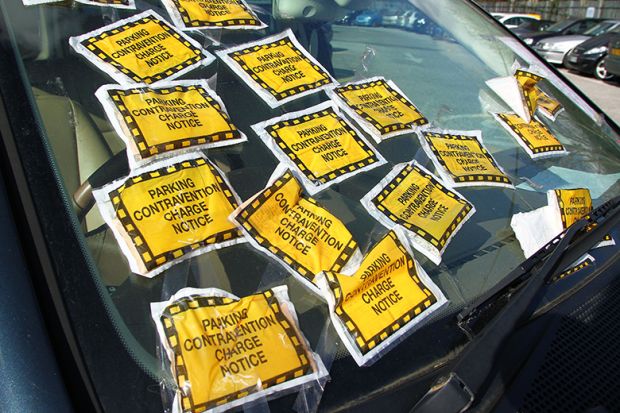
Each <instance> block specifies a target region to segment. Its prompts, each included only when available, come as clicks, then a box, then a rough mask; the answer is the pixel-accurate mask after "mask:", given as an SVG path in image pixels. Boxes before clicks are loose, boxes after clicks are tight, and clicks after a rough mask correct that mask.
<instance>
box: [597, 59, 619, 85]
mask: <svg viewBox="0 0 620 413" xmlns="http://www.w3.org/2000/svg"><path fill="white" fill-rule="evenodd" d="M594 77H596V78H597V79H599V80H609V79H611V78H612V77H614V75H612V74H610V73H609V72H608V71H607V68H606V67H605V59H601V60H599V62H598V63H597V64H596V67H595V68H594Z"/></svg>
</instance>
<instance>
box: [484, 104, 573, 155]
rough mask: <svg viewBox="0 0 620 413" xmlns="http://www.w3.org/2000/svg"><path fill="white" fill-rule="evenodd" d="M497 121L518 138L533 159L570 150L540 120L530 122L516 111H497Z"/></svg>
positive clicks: (562, 153)
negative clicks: (515, 112)
mask: <svg viewBox="0 0 620 413" xmlns="http://www.w3.org/2000/svg"><path fill="white" fill-rule="evenodd" d="M494 116H495V118H496V119H497V121H498V122H499V123H500V124H501V125H502V126H503V127H504V128H505V129H506V130H507V131H508V132H509V133H510V134H511V135H512V137H513V138H515V139H516V141H517V143H518V144H519V145H520V146H521V147H522V148H523V149H525V151H526V152H527V154H528V155H529V156H530V158H532V159H541V158H549V157H553V156H562V155H566V154H567V153H568V152H567V151H566V149H565V148H564V146H563V145H562V144H561V143H560V141H559V140H558V139H557V138H556V137H555V136H553V134H552V133H551V131H550V130H549V129H547V127H546V126H545V125H543V124H542V123H541V122H540V121H538V120H536V119H534V118H532V120H531V121H530V122H529V123H528V122H526V121H524V120H523V119H521V117H519V116H517V115H515V114H514V113H496V114H494Z"/></svg>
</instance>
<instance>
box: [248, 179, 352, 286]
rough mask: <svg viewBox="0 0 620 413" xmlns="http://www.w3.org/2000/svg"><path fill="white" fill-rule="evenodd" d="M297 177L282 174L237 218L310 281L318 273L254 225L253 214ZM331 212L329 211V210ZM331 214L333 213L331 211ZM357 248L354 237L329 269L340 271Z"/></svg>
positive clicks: (260, 243) (312, 202) (312, 201)
mask: <svg viewBox="0 0 620 413" xmlns="http://www.w3.org/2000/svg"><path fill="white" fill-rule="evenodd" d="M293 179H295V178H294V177H293V174H292V173H291V172H286V173H285V174H284V175H282V176H281V177H280V178H279V179H278V180H277V181H276V182H274V184H273V185H271V186H270V187H269V188H267V189H265V190H263V192H261V193H260V194H259V195H258V196H257V197H256V199H254V200H253V201H252V202H251V203H250V204H249V205H248V206H246V207H245V209H243V210H241V211H240V213H239V214H238V215H237V217H236V220H237V221H238V222H239V223H240V224H241V225H242V226H243V228H244V229H245V230H246V231H247V232H248V233H249V234H250V236H251V237H252V238H253V239H254V240H255V241H256V242H257V243H258V244H259V245H261V246H262V247H264V248H266V249H267V250H269V252H271V253H272V254H274V255H275V256H276V257H278V258H279V259H280V260H281V261H282V262H283V263H284V265H285V266H286V267H288V268H291V269H292V270H293V271H295V272H296V273H298V274H300V275H301V276H303V277H304V278H306V279H307V280H309V281H310V282H312V281H313V280H314V277H315V275H316V274H314V273H313V272H312V271H310V270H309V269H308V268H306V267H305V266H304V265H303V264H301V263H299V262H297V261H296V260H295V259H294V258H293V257H291V256H289V255H288V254H287V253H286V252H284V251H282V249H280V248H279V247H278V246H277V245H273V244H272V243H271V242H270V241H269V240H268V239H267V238H265V237H264V236H262V235H261V234H260V233H259V232H258V230H257V229H256V228H255V227H254V226H253V225H252V222H251V219H252V215H253V214H254V213H255V212H256V211H258V210H259V209H260V207H261V206H262V205H263V204H264V203H265V202H266V201H267V200H268V199H269V198H271V197H272V196H275V194H276V193H277V192H278V189H279V188H282V187H283V186H284V185H286V184H288V183H289V182H290V181H291V180H293ZM303 198H304V199H305V200H306V201H308V202H310V203H311V204H313V205H316V206H317V207H319V208H322V209H325V208H323V207H322V206H320V205H319V204H318V203H317V202H316V200H315V199H314V198H311V197H303ZM326 211H327V210H326ZM327 212H329V211H327ZM330 214H331V213H330ZM356 248H357V243H356V242H355V240H353V237H351V239H350V240H349V241H348V242H347V243H346V246H345V248H344V250H343V251H342V252H341V253H340V255H339V256H338V258H337V259H336V261H335V262H334V263H333V265H332V266H331V268H329V271H340V270H341V269H342V267H344V265H345V264H346V263H347V261H348V260H349V259H350V258H351V256H352V255H353V253H354V252H355V249H356Z"/></svg>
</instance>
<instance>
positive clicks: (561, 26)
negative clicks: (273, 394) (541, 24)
mask: <svg viewBox="0 0 620 413" xmlns="http://www.w3.org/2000/svg"><path fill="white" fill-rule="evenodd" d="M573 24H575V20H564V21H561V22H557V23H555V24H552V25H551V26H549V27H547V30H546V31H548V32H555V33H559V32H561V31H564V30H565V29H567V28H569V27H570V26H571V25H573Z"/></svg>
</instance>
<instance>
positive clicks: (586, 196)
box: [547, 188, 592, 229]
mask: <svg viewBox="0 0 620 413" xmlns="http://www.w3.org/2000/svg"><path fill="white" fill-rule="evenodd" d="M547 197H548V205H553V206H555V207H556V208H557V209H558V210H559V212H560V218H561V220H562V227H563V229H566V228H568V227H570V226H571V225H573V224H574V223H575V222H577V221H579V220H580V219H581V218H583V217H585V216H586V215H588V214H589V213H590V212H592V198H591V197H590V190H588V189H587V188H574V189H556V190H553V191H549V192H547Z"/></svg>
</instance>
